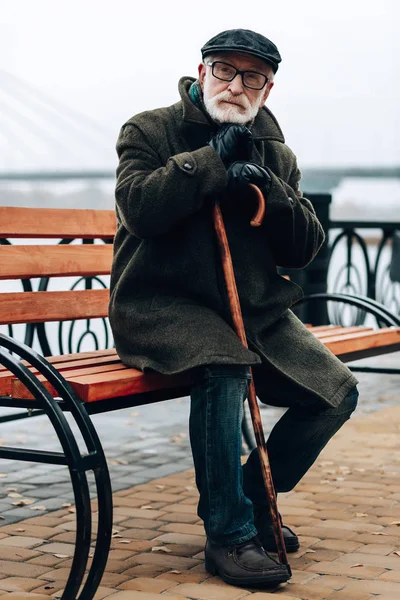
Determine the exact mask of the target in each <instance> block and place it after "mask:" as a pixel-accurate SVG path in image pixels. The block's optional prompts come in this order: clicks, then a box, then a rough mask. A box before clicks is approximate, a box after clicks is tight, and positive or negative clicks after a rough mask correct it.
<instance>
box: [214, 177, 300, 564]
mask: <svg viewBox="0 0 400 600" xmlns="http://www.w3.org/2000/svg"><path fill="white" fill-rule="evenodd" d="M250 186H251V188H252V189H254V191H255V193H256V194H257V200H258V210H257V212H256V214H255V215H254V217H253V219H252V220H251V221H250V224H251V225H252V226H253V227H259V226H260V225H261V223H262V222H263V219H264V215H265V200H264V196H263V194H262V193H261V191H260V189H259V188H258V187H257V186H255V185H253V184H250ZM213 220H214V229H215V232H216V234H217V239H218V245H219V249H220V254H221V260H222V267H223V271H224V277H225V284H226V290H227V293H228V300H229V307H230V310H231V314H232V321H233V325H234V328H235V331H236V333H237V335H238V337H239V339H240V341H241V342H242V344H243V346H245V347H246V348H248V344H247V339H246V333H245V329H244V323H243V317H242V311H241V308H240V301H239V295H238V291H237V287H236V281H235V274H234V270H233V264H232V256H231V252H230V249H229V243H228V238H227V235H226V230H225V225H224V221H223V218H222V213H221V209H220V206H219V204H218V203H216V204H215V205H214V208H213ZM250 371H251V369H250ZM248 401H249V407H250V414H251V420H252V423H253V429H254V435H255V438H256V442H257V449H258V455H259V457H260V464H261V472H262V476H263V480H264V486H265V490H266V494H267V502H268V506H269V511H270V515H271V520H272V526H273V531H274V537H275V542H276V545H277V548H278V557H279V562H280V563H281V564H283V565H285V566H286V568H287V570H288V572H289V575H291V574H292V572H291V569H290V565H289V562H288V559H287V553H286V547H285V542H284V539H283V533H282V525H281V521H280V518H279V513H278V505H277V502H276V494H275V489H274V484H273V481H272V476H271V468H270V465H269V459H268V453H267V448H266V444H265V436H264V430H263V427H262V422H261V415H260V409H259V407H258V403H257V397H256V390H255V386H254V380H253V377H252V378H251V382H250V386H249V395H248Z"/></svg>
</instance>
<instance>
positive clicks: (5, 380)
mask: <svg viewBox="0 0 400 600" xmlns="http://www.w3.org/2000/svg"><path fill="white" fill-rule="evenodd" d="M120 362H121V361H120V359H119V357H118V356H117V354H116V353H115V354H114V356H112V355H111V356H101V355H98V356H93V357H92V358H85V359H82V360H70V361H68V360H66V361H65V362H57V363H56V367H57V371H59V372H60V373H62V374H63V375H64V376H65V373H66V372H71V371H76V370H77V369H81V368H83V367H86V368H89V367H93V366H100V365H112V364H115V363H120ZM28 368H29V370H30V371H31V373H33V374H34V375H37V374H38V372H39V371H38V370H37V369H35V368H33V367H28ZM13 381H18V379H17V378H16V377H15V375H14V373H11V371H7V370H6V369H4V370H3V371H1V372H0V396H9V395H10V394H11V389H12V382H13ZM21 385H22V384H21ZM26 392H27V393H29V392H28V391H27V390H26ZM16 397H17V398H26V397H28V396H19V395H18V396H16ZM32 398H33V396H32Z"/></svg>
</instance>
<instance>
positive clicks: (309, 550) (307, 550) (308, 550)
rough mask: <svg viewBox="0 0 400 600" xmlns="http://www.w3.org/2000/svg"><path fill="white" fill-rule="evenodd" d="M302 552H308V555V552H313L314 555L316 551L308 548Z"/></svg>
mask: <svg viewBox="0 0 400 600" xmlns="http://www.w3.org/2000/svg"><path fill="white" fill-rule="evenodd" d="M304 552H308V553H309V552H314V553H315V552H316V550H311V549H310V548H307V549H306V550H304Z"/></svg>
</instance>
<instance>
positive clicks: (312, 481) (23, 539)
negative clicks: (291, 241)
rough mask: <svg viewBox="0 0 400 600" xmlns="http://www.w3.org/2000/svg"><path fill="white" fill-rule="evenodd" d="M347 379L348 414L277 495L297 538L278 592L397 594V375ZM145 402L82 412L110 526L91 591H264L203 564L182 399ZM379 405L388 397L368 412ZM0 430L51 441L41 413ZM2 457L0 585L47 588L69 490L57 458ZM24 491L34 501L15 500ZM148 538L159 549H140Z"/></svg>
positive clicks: (285, 595)
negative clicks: (105, 474) (107, 496)
mask: <svg viewBox="0 0 400 600" xmlns="http://www.w3.org/2000/svg"><path fill="white" fill-rule="evenodd" d="M398 358H399V353H396V354H393V355H391V356H388V357H381V358H380V359H379V362H380V365H381V366H398ZM365 364H370V363H368V362H367V361H365ZM375 364H376V359H375ZM359 378H360V381H361V382H360V398H361V401H360V407H359V409H358V414H357V415H356V416H354V417H353V418H352V419H351V421H350V422H349V423H348V424H346V426H345V427H344V428H343V430H342V431H341V432H339V434H337V435H336V436H335V438H334V439H333V440H332V441H331V442H330V444H329V445H328V447H327V449H326V450H325V451H324V453H323V455H322V456H321V457H320V459H319V461H318V462H317V463H316V465H315V466H314V467H313V468H312V469H311V470H310V472H309V473H308V474H307V476H306V477H305V478H304V479H303V481H302V482H301V483H300V484H299V485H298V486H297V488H296V490H295V491H293V492H291V493H289V494H286V495H282V497H281V498H280V509H281V512H283V514H284V515H285V521H286V522H287V523H288V524H289V525H291V526H293V527H294V528H295V529H296V531H297V532H298V533H299V534H301V542H302V545H301V549H300V550H299V551H298V552H297V553H295V554H294V555H290V556H289V558H290V559H291V560H290V562H291V565H292V568H293V572H294V576H293V578H292V580H291V582H290V583H288V584H287V585H285V586H281V588H279V590H277V591H273V593H274V594H277V595H278V596H280V597H281V600H286V599H290V598H292V600H294V599H296V598H297V599H300V598H301V599H303V600H313V599H317V598H318V599H319V598H321V600H322V599H327V600H340V599H343V600H364V599H365V600H368V599H371V598H375V597H377V598H384V599H385V600H394V598H396V599H397V600H398V599H399V598H400V555H399V554H396V552H399V553H400V527H399V526H398V525H397V523H400V479H399V474H400V458H399V455H396V450H398V449H399V445H400V441H399V440H400V438H399V429H400V425H399V423H400V409H399V408H398V405H399V402H398V398H399V376H393V377H392V376H387V375H385V376H377V375H366V374H359ZM393 404H397V407H396V406H393V407H391V405H393ZM156 407H157V408H156V409H155V406H154V405H153V406H147V407H139V408H137V409H128V410H126V411H119V412H116V413H108V414H107V415H98V416H95V417H94V418H93V419H94V421H95V424H96V427H97V429H98V431H99V433H100V438H101V440H102V442H104V447H105V452H106V455H107V459H108V463H109V466H110V471H111V477H112V483H113V489H114V505H115V519H114V526H115V529H118V532H116V534H115V538H114V539H113V546H112V551H111V553H110V558H109V561H108V565H107V571H106V574H105V576H104V578H103V581H102V586H101V589H100V590H99V593H98V594H97V596H96V599H98V600H100V599H101V598H105V597H109V598H113V599H114V598H115V600H125V599H129V598H137V599H138V600H140V599H142V600H152V599H155V598H159V597H160V594H161V595H165V596H166V597H167V598H171V600H173V598H174V597H176V598H181V599H182V598H196V599H199V600H200V599H202V598H204V599H205V598H207V599H208V598H210V599H211V600H212V599H214V598H215V600H218V599H224V598H226V599H232V600H234V599H236V598H242V597H245V596H246V595H251V596H252V597H253V599H252V600H263V599H264V598H265V599H267V598H272V594H271V593H270V592H271V590H270V591H269V592H266V591H265V590H263V591H262V590H243V589H239V588H234V587H232V586H227V585H225V584H224V583H223V582H221V581H220V580H219V578H216V577H211V576H209V575H208V574H207V573H205V571H204V567H203V555H202V550H203V545H204V532H203V529H202V526H201V522H200V521H199V519H198V517H197V516H196V503H197V492H196V489H195V486H194V479H193V471H192V470H191V466H192V460H191V456H190V449H189V442H188V437H187V436H188V432H187V416H188V401H187V399H179V400H172V401H169V402H163V403H161V404H158V405H156ZM381 407H387V408H383V409H382V410H378V411H377V409H380V408H381ZM262 414H263V421H264V424H265V427H266V430H267V432H268V429H270V428H271V427H272V425H273V423H274V422H275V421H276V419H277V417H278V416H279V414H280V411H279V410H275V409H271V408H268V409H265V408H263V410H262ZM28 432H29V436H28ZM1 438H2V439H1V440H0V443H2V444H6V445H21V446H24V445H25V446H26V445H29V447H39V448H41V449H48V450H57V449H58V442H57V440H56V439H55V437H54V436H52V433H51V430H50V429H49V425H48V423H47V421H46V418H45V417H36V418H35V419H32V420H29V419H28V420H23V421H19V422H14V423H7V424H3V425H1ZM28 441H29V443H28V444H27V442H28ZM0 465H1V466H0V479H1V484H2V485H1V488H2V489H1V492H2V493H1V495H0V511H1V512H0V514H1V515H2V516H3V517H4V518H3V520H1V521H0V524H1V525H3V527H1V528H0V595H4V594H8V595H9V597H10V599H14V600H25V598H32V600H34V599H35V597H36V600H40V598H41V597H43V598H48V597H49V595H50V596H57V595H59V594H60V590H62V587H63V581H65V578H66V576H67V572H68V567H69V565H70V562H71V561H70V559H69V558H68V557H69V556H71V552H72V548H73V546H72V544H73V541H74V525H75V524H74V514H73V513H71V512H69V511H71V508H68V507H62V504H65V503H68V502H72V501H73V497H72V495H71V490H70V483H69V475H68V473H67V470H66V469H65V468H60V467H59V466H49V465H42V464H38V465H33V464H29V463H18V462H16V461H2V462H1V463H0ZM132 486H134V487H132ZM21 496H22V498H21ZM26 499H28V501H29V502H31V501H32V503H31V504H26V505H23V506H18V504H21V500H26ZM13 503H16V504H13ZM22 504H24V503H22ZM148 505H151V507H152V508H150V509H149V508H145V509H143V508H141V506H148ZM38 508H39V510H37V509H38ZM93 510H94V512H95V510H96V507H95V505H94V508H93ZM50 511H53V512H50ZM119 536H122V537H119ZM157 546H162V547H166V548H167V550H157V551H154V550H153V551H152V548H154V547H157ZM168 550H169V552H168ZM55 555H58V556H55ZM176 571H178V572H176ZM24 594H25V595H24Z"/></svg>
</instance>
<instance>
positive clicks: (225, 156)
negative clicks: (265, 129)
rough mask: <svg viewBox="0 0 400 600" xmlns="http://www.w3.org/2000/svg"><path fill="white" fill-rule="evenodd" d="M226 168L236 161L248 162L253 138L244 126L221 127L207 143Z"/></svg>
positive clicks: (227, 125)
mask: <svg viewBox="0 0 400 600" xmlns="http://www.w3.org/2000/svg"><path fill="white" fill-rule="evenodd" d="M208 143H209V145H210V146H211V148H214V150H215V151H216V152H217V153H218V154H219V156H220V157H221V160H222V162H223V163H224V165H225V166H226V167H228V166H229V165H230V164H231V163H233V162H235V161H236V160H249V158H250V156H251V151H252V148H253V136H252V133H251V131H250V129H248V128H247V127H246V126H245V125H232V124H226V125H222V126H221V127H220V128H219V129H218V131H217V133H216V134H215V135H214V136H213V137H212V138H211V140H210V141H209V142H208Z"/></svg>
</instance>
